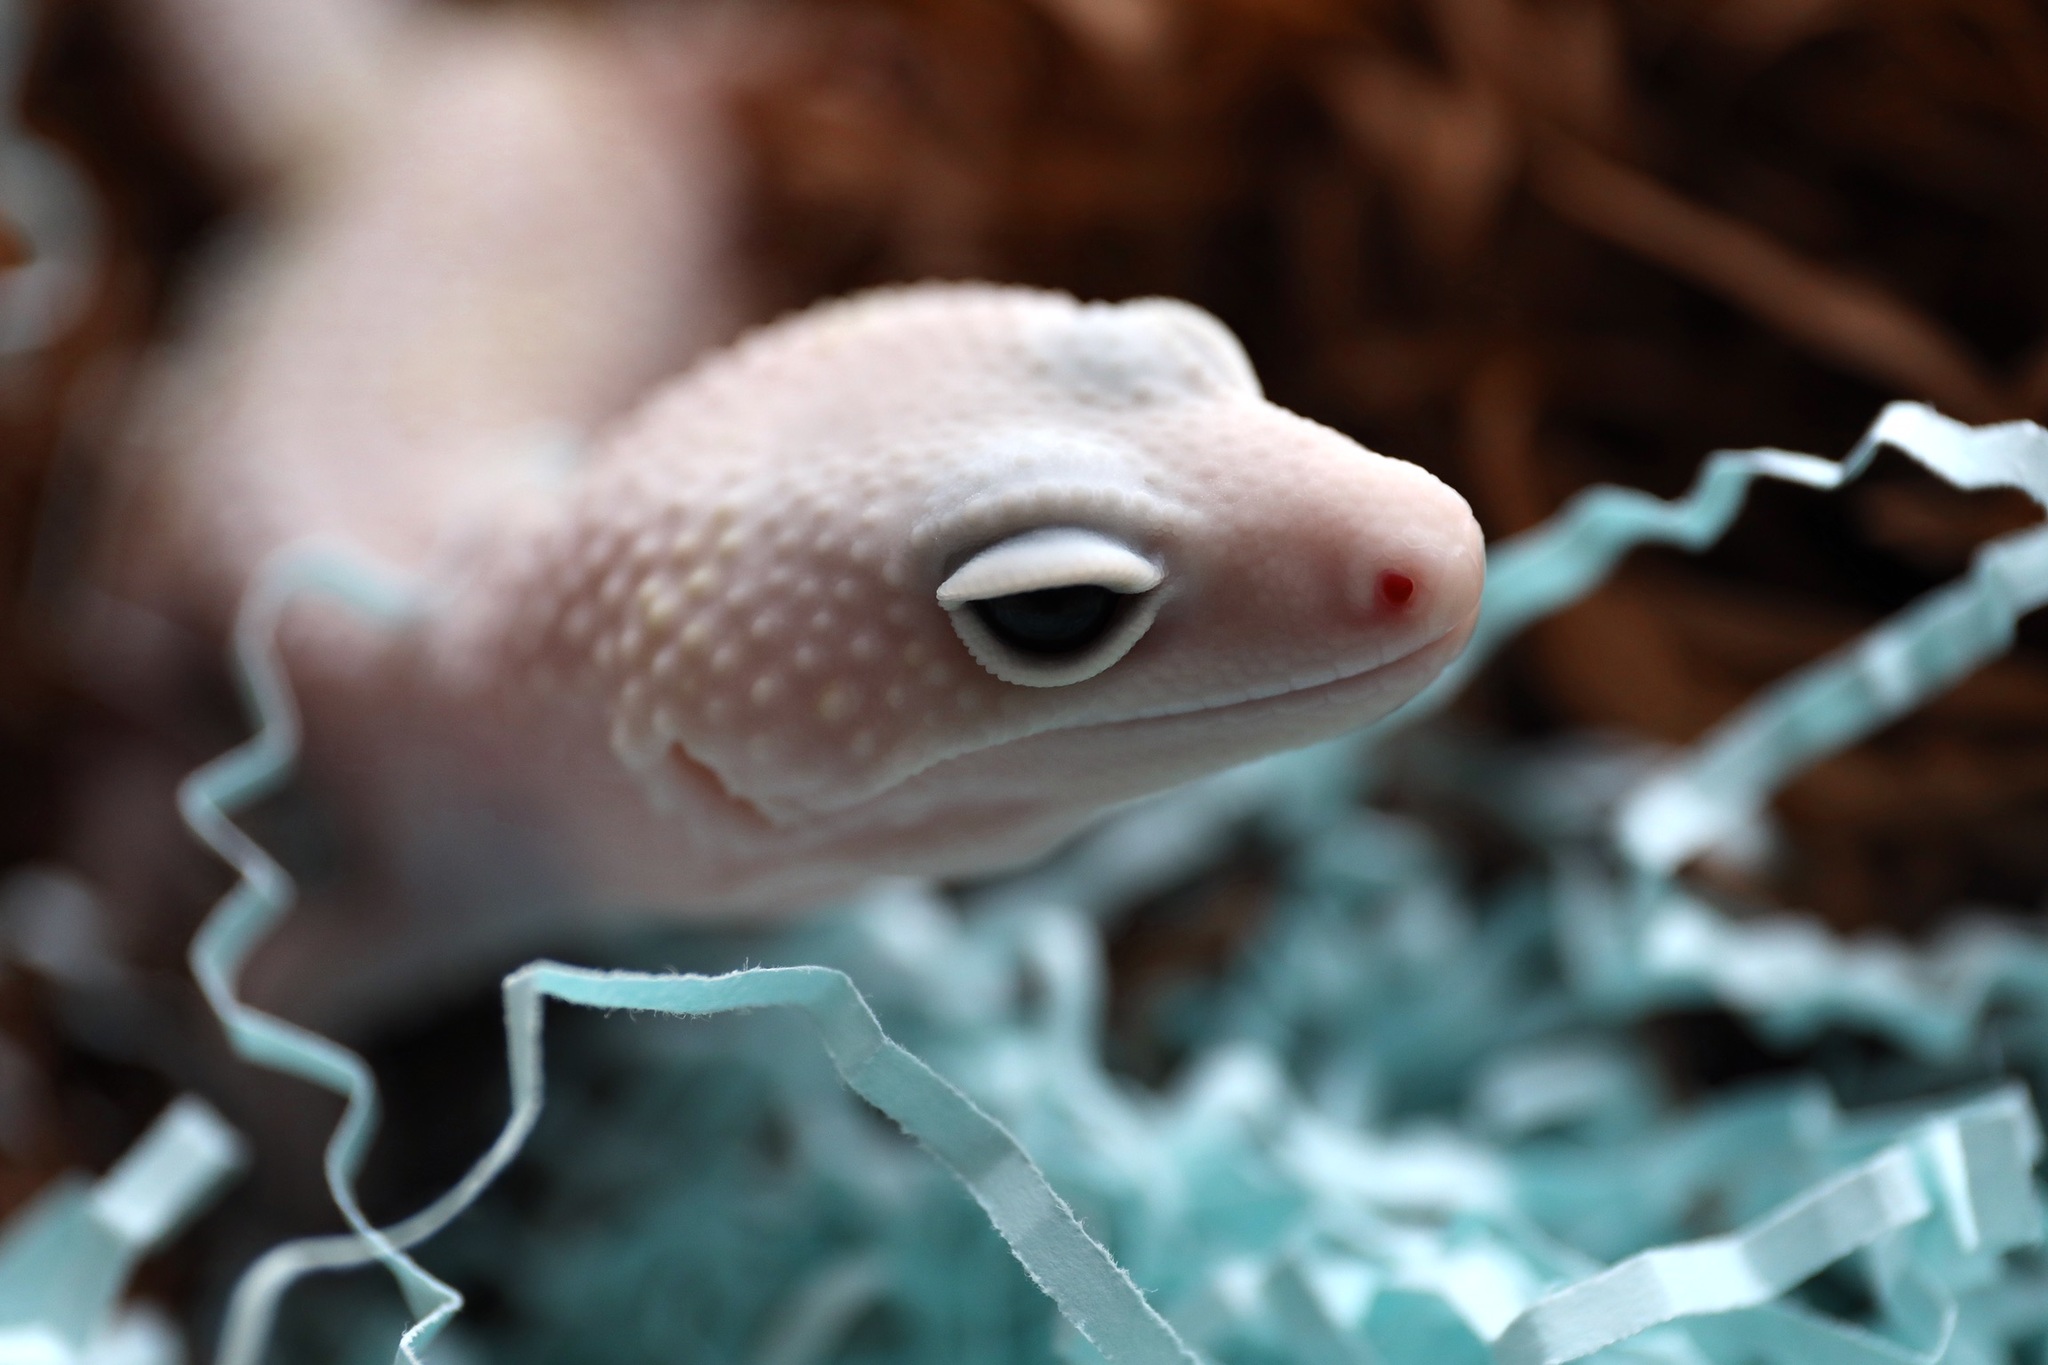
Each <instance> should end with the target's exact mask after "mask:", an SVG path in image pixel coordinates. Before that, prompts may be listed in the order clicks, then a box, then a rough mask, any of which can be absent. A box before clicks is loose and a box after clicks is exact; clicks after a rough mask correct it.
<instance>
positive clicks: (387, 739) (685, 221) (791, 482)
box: [117, 11, 1484, 1017]
mask: <svg viewBox="0 0 2048 1365" xmlns="http://www.w3.org/2000/svg"><path fill="white" fill-rule="evenodd" d="M518 13H519V12H516V11H515V12H513V14H514V15H515V16H516V15H518ZM458 22H459V23H460V24H461V25H466V26H467V27H463V28H460V29H457V28H455V27H451V26H453V25H456V24H457V23H458ZM434 23H435V25H436V27H435V28H434V30H433V34H432V40H431V41H427V40H420V41H419V42H417V43H415V47H414V50H412V55H411V56H410V57H409V59H408V60H407V62H405V63H401V64H400V65H401V66H402V67H403V74H402V78H401V77H400V76H392V77H390V78H389V79H390V80H391V81H392V82H393V84H392V85H391V87H390V89H389V90H387V92H386V94H385V96H384V97H383V98H382V99H380V100H378V101H372V102H370V106H368V107H374V108H377V109H382V110H386V111H390V110H395V111H397V112H395V113H387V114H366V115H364V116H363V117H364V119H365V120H366V125H365V129H364V130H363V131H360V132H359V133H357V134H356V135H355V137H354V141H353V143H352V144H351V145H350V147H349V148H348V149H347V150H346V151H343V152H337V153H333V154H331V156H330V158H329V161H330V164H331V165H332V166H333V167H334V169H332V170H331V171H329V172H327V173H326V174H325V176H324V178H323V179H321V180H319V181H318V182H317V183H316V184H314V185H313V186H312V187H311V188H310V189H302V190H300V191H298V192H296V193H295V194H294V195H293V196H292V197H291V198H290V200H289V202H288V204H287V208H286V210H285V211H283V212H281V213H280V215H279V220H278V223H277V225H276V226H274V227H273V228H272V229H270V230H269V234H268V236H267V238H263V237H259V238H258V245H257V246H255V247H254V248H251V249H250V250H249V251H248V253H247V254H246V256H245V258H244V259H243V260H241V261H239V262H237V263H236V264H235V266H234V268H233V269H232V270H231V271H229V272H227V273H226V274H225V275H224V276H223V278H222V281H221V283H220V284H219V286H218V290H217V294H218V297H219V298H221V299H224V300H226V302H224V303H218V304H216V305H215V306H214V307H213V308H212V310H211V312H210V313H209V314H208V315H206V316H204V317H203V318H202V320H201V322H200V324H199V325H198V326H196V327H195V328H194V329H193V330H192V332H191V333H190V334H189V335H188V336H187V337H185V338H184V339H183V340H182V341H181V342H180V344H179V346H178V347H177V348H176V349H174V350H173V351H172V352H171V359H170V360H169V361H168V362H166V363H165V364H164V365H163V366H162V367H161V370H160V373H159V374H158V375H157V377H156V379H155V380H154V381H153V384H152V386H151V397H150V399H149V400H148V402H147V403H146V404H145V405H144V406H143V408H142V412H143V416H142V417H141V418H140V419H138V421H137V424H136V430H137V431H138V432H139V433H140V435H139V437H138V438H137V443H138V444H139V445H141V446H142V447H144V448H145V449H144V454H146V456H147V464H148V466H149V468H150V474H149V477H148V478H147V479H146V480H144V482H143V485H142V486H143V487H145V488H147V489H149V490H150V492H149V494H148V495H147V496H143V497H137V498H132V499H130V500H129V501H130V512H129V517H128V520H127V521H126V522H125V523H124V525H125V526H126V527H127V528H128V529H127V530H126V532H125V533H124V536H123V537H122V539H121V541H120V544H119V549H120V552H121V555H122V556H123V557H124V561H125V562H126V563H127V564H129V566H130V567H129V568H128V570H127V571H126V572H124V573H123V574H121V575H120V576H119V577H118V580H117V581H118V583H119V585H120V589H121V591H123V592H125V593H126V594H127V595H128V596H129V597H131V598H133V599H135V600H139V601H142V602H145V603H151V604H154V605H156V606H157V607H159V608H160V609H162V610H163V611H165V612H166V613H168V614H172V615H178V616H181V617H182V618H184V619H188V620H190V619H210V620H211V622H212V623H213V624H214V625H216V626H217V625H218V624H219V623H221V622H223V621H224V620H225V619H226V616H227V614H228V612H229V611H230V610H231V608H232V605H233V603H234V601H235V600H236V598H237V597H238V596H239V595H240V593H241V592H242V591H243V590H244V589H245V588H246V586H247V584H248V583H249V581H250V579H251V576H252V575H253V574H255V573H256V572H257V571H258V568H259V566H260V565H261V564H262V563H263V562H264V560H265V559H266V558H267V557H268V556H270V555H271V554H273V553H274V552H275V551H277V550H278V549H279V548H280V547H282V546H284V545H287V544H289V543H291V542H293V541H294V540H296V539H298V538H300V537H302V536H306V535H309V534H310V535H319V536H324V537H326V538H328V539H329V540H333V541H338V542H340V543H344V544H347V545H349V546H352V547H355V548H356V549H357V550H359V551H360V553H362V554H363V555H364V556H366V557H369V558H372V559H374V560H376V561H378V562H381V563H385V564H389V565H392V566H395V567H396V568H397V569H399V570H401V571H402V572H404V573H406V574H408V575H410V576H412V578H413V579H414V580H415V581H416V582H417V583H418V584H419V585H420V588H419V592H420V609H419V611H418V612H417V613H416V614H415V615H414V616H413V617H412V618H411V619H410V620H409V621H407V622H406V623H404V624H402V625H398V626H379V625H375V624H371V623H368V622H365V621H362V620H359V619H356V618H353V617H350V616H349V615H347V614H346V613H345V612H342V611H340V610H339V609H336V608H329V607H324V606H320V605H317V604H308V605H306V606H304V607H302V608H298V609H295V610H294V613H293V615H292V616H291V617H290V618H289V619H288V621H287V633H286V638H285V645H286V659H287V663H288V666H289V669H290V672H291V675H292V678H293V683H294V686H295V688H296V689H297V690H298V692H299V694H300V696H301V704H302V707H303V709H304V712H305V714H306V725H307V743H308V751H307V767H308V783H309V786H310V788H311V789H312V790H313V791H315V792H317V793H319V794H320V795H321V799H323V800H325V801H326V802H328V803H329V806H330V808H331V809H332V810H333V811H334V812H335V813H336V818H337V822H338V824H339V825H340V826H341V827H342V828H344V829H345V830H346V831H347V832H348V837H349V842H350V846H351V847H354V848H358V849H363V850H368V853H367V855H366V856H365V858H364V859H363V862H364V863H365V864H366V865H368V866H371V867H373V868H374V869H375V873H374V877H373V879H372V880H374V882H375V885H376V887H377V890H376V891H375V892H374V893H366V892H365V891H364V890H363V886H364V885H365V884H366V883H365V881H364V879H363V878H362V877H358V878H356V880H355V882H354V883H352V885H351V889H350V890H349V893H348V894H341V893H340V892H336V893H335V894H333V895H332V896H328V895H325V894H324V893H322V892H321V891H320V889H319V888H317V887H315V888H313V893H312V894H311V895H310V898H309V904H308V906H307V907H306V909H305V910H304V911H303V912H302V913H301V914H300V915H298V916H297V917H296V919H295V922H294V923H293V924H292V925H291V926H289V927H288V929H287V930H286V932H285V933H284V934H283V935H282V936H281V937H280V940H279V941H278V942H277V943H276V944H275V945H273V950H269V951H268V952H267V956H266V957H265V958H264V959H262V960H260V961H259V963H258V971H257V973H256V975H255V977H254V979H253V980H252V986H253V988H254V993H255V995H256V996H257V998H259V999H262V998H265V997H268V998H270V999H272V1000H273V1001H274V1002H276V1003H288V1004H289V1006H290V1008H291V1010H292V1012H293V1013H294V1014H296V1015H300V1016H306V1015H312V1016H316V1017H317V1016H319V1015H321V1014H323V1013H324V1012H331V1009H332V1008H338V1007H339V1003H338V1002H348V1003H349V1004H350V1005H351V1006H352V1005H353V1004H355V1003H358V1002H360V1001H362V1000H365V999H369V998H371V997H376V996H380V995H391V996H396V995H400V994H403V993H405V992H407V991H411V990H414V989H417V988H418V985H419V983H420V982H421V981H423V980H425V979H427V978H429V977H432V976H434V975H435V974H437V973H440V974H446V973H448V972H450V971H453V970H455V969H457V968H459V967H460V966H461V965H462V964H464V963H470V962H474V961H478V960H482V959H483V958H486V957H489V956H490V955H491V954H492V953H494V952H505V953H510V952H515V951H519V950H521V949H523V948H524V947H527V946H530V945H532V944H535V943H540V942H543V941H544V940H545V938H546V935H547V934H549V933H550V932H553V931H555V930H556V929H558V928H559V927H560V926H561V925H562V924H563V923H565V922H567V921H569V920H571V919H574V918H577V917H582V916H587V915H589V914H591V913H603V912H626V911H646V910H659V911H661V912H664V913H682V914H689V915H713V914H728V915H730V914H749V913H759V912H761V911H763V910H767V909H771V908H777V907H791V906H798V905H804V904H809V903H813V902H815V901H817V900H819V899H820V898H822V897H827V896H830V895H833V894H837V893H840V892H842V891H844V890H845V889H847V888H849V887H851V886H853V885H855V884H857V883H859V882H860V881H862V880H863V879H867V878H871V877H873V876H876V875H879V874H914V875H926V876H943V875H957V874H964V873H969V872H975V871H983V870H988V869H993V868H999V867H1002V866H1005V865H1010V864H1014V863H1016V862H1018V861H1020V860H1023V859H1026V858H1029V857H1031V856H1032V855H1034V854H1037V853H1039V852H1042V851H1043V850H1045V849H1047V848H1048V847H1050V846H1052V845H1054V844H1055V843H1057V842H1058V841H1059V840H1061V839H1063V838H1065V837H1067V836H1069V835H1071V834H1072V833H1074V832H1075V831H1076V830H1078V829H1080V828H1081V827H1082V826H1084V825H1085V824H1086V823H1087V822H1088V821H1089V820H1090V819H1091V818H1093V817H1094V816H1096V815H1097V814H1098V813H1099V812H1101V811H1102V810H1104V809H1105V808H1107V807H1111V806H1114V805H1116V804H1118V803H1121V802H1126V801H1129V800H1131V799H1133V798H1136V797H1139V796H1142V795H1145V794H1147V793H1150V792H1154V791H1158V790H1160V789H1163V788H1165V787H1167V786H1170V785H1172V784H1175V783H1179V782H1182V781H1185V780H1187V779H1190V778H1193V777H1196V776H1198V775H1201V774H1204V773H1208V772H1212V771H1215V770H1218V769H1220V768H1223V767H1226V766H1228V765H1232V764H1236V763H1239V762H1242V761H1245V760H1249V759H1252V758H1254V757H1257V756H1259V755H1262V754H1266V753H1269V752H1272V751H1275V750H1280V749H1284V748H1288V747H1293V746H1300V745H1304V744H1308V743H1311V742H1313V741H1316V740H1320V739H1323V738H1325V737H1328V736H1332V735H1336V734H1338V733H1341V732H1344V731H1347V730H1350V729H1353V728H1355V727H1358V726H1361V725H1364V724H1366V723H1368V722H1370V721H1372V720H1374V719H1376V718H1378V717H1380V716H1383V715H1385V714H1386V713H1387V712H1389V711H1390V710H1391V709H1393V708H1394V707H1396V706H1398V705H1399V704H1400V703H1401V702H1403V701H1404V700H1406V699H1407V698H1409V697H1410V696H1412V695H1414V694H1415V693H1416V692H1417V691H1419V690H1420V689H1421V688H1422V687H1423V686H1424V685H1425V684H1426V683H1428V682H1429V681H1430V679H1431V678H1433V677H1434V676H1435V675H1436V674H1437V672H1438V671H1439V670H1441V669H1442V668H1443V667H1444V666H1445V664H1446V663H1448V662H1449V661H1450V660H1451V659H1452V658H1453V657H1455V656H1456V654H1457V653H1458V651H1459V649H1460V648H1461V646H1462V644H1463V642H1464V641H1465V639H1466V637H1467V635H1468V633H1469V632H1470V630H1471V628H1472V625H1473V622H1474V619H1475V616H1476V613H1477V609H1478V603H1479V596H1480V589H1481V584H1482V579H1483V575H1484V554H1483V548H1482V543H1481V538H1480V534H1479V531H1478V528H1477V526H1476V524H1475V522H1474V520H1473V517H1472V515H1471V513H1470V511H1469V510H1468V508H1467V507H1466V505H1465V503H1464V501H1463V500H1462V499H1461V498H1460V497H1459V496H1458V495H1457V494H1456V493H1455V492H1453V491H1452V490H1451V489H1449V488H1448V487H1446V486H1445V485H1444V484H1443V483H1441V482H1440V481H1438V480H1437V479H1436V478H1435V477H1433V476H1432V475H1430V474H1428V473H1426V472H1425V471H1423V470H1422V469H1420V468H1418V467H1417V466H1415V465H1412V464H1408V463H1404V462H1402V461H1399V460H1396V459H1391V458H1388V457H1386V456H1383V455H1379V454H1375V453H1373V452H1371V451H1369V450H1366V449H1364V448H1363V447H1361V446H1359V445H1358V444H1357V443H1355V442H1353V441H1352V440H1350V439H1348V438H1346V437H1345V436H1342V435H1340V434H1338V433H1337V432H1335V431H1333V430H1330V429H1329V428H1327V427H1323V426H1320V425H1318V424H1316V423H1314V422H1311V421H1309V420H1306V419H1304V418H1302V417H1299V416H1296V415H1294V414H1292V413H1289V412H1287V411H1285V410H1283V409H1282V408H1280V407H1278V406H1276V405H1274V404H1273V403H1271V402H1269V401H1267V400H1266V399H1265V398H1264V397H1263V396H1262V393H1261V390H1260V386H1259V382H1258V380H1257V378H1256V377H1255V375H1254V373H1253V370H1252V367H1251V365H1250V363H1249V362H1248V361H1247V359H1246V356H1245V353H1244V351H1243V350H1242V349H1241V347H1240V346H1239V344H1238V342H1237V340H1236V339H1235V338H1234V337H1233V336H1232V334H1231V333H1230V332H1229V331H1228V330H1227V329H1226V328H1225V327H1224V326H1223V325H1222V324H1221V323H1219V322H1217V321H1216V320H1215V319H1214V318H1212V317H1211V316H1209V315H1208V314H1206V313H1204V312H1202V311H1200V310H1198V309H1196V308H1194V307H1192V306H1190V305H1187V304H1184V303H1179V302H1172V301H1167V300H1159V299H1147V300H1139V301H1135V302H1126V303H1117V304H1101V303H1083V302H1078V301H1076V300H1074V299H1072V298H1069V297H1066V296H1064V295H1060V294H1056V293H1050V292H1042V291H1035V290H1027V289H1022V288H1010V287H998V286H989V285H972V284H929V285H920V286H912V287H902V288H895V289H889V290H884V291H880V292H876V293H871V294H867V295H862V296H858V297H855V298H853V299H851V300H846V301H841V302H837V303H830V304H826V305H824V306H821V307H817V308H813V309H811V310H810V311H807V312H803V313H800V314H797V315H795V316H792V317H789V318H787V319H785V320H783V321H780V322H776V323H773V324H772V325H768V326H766V327H763V328H760V329H759V330H756V331H754V332H752V333H751V334H749V335H746V336H745V337H744V338H743V339H741V340H739V341H738V342H737V343H736V344H732V345H729V346H727V347H725V348H723V349H708V341H709V340H710V339H711V338H712V336H713V335H714V334H717V333H719V332H720V331H721V329H726V330H729V328H728V327H727V324H725V323H722V322H709V321H706V318H707V317H714V318H722V317H731V316H736V315H738V313H739V312H740V310H739V309H738V308H737V307H728V306H727V304H726V301H725V300H726V294H725V291H724V286H723V285H722V284H721V283H720V282H721V281H723V280H725V279H726V278H728V276H727V274H726V273H723V272H722V269H721V268H720V267H719V266H718V264H717V255H716V251H715V250H714V249H713V247H711V246H707V245H706V243H711V242H715V241H716V239H717V236H718V227H719V223H720V221H721V219H720V217H719V214H718V212H717V211H716V205H717V204H718V202H719V200H718V196H717V195H716V194H713V193H711V191H710V189H708V188H707V187H715V186H716V185H718V184H720V183H723V182H722V181H720V179H719V176H718V175H716V174H713V171H715V170H716V168H717V166H718V164H719V162H718V156H717V154H716V153H715V151H713V150H706V149H708V148H713V147H715V145H716V139H714V138H711V137H709V136H707V135H706V134H705V133H704V131H703V125H704V122H705V120H704V119H703V118H699V119H697V121H696V122H695V123H692V122H691V120H690V119H688V118H685V117H683V115H682V114H681V113H679V112H678V111H679V110H685V109H686V108H687V106H688V103H689V101H688V98H686V96H685V95H683V94H678V93H677V92H678V91H685V92H686V91H688V90H689V89H691V88H692V87H691V86H690V85H689V82H688V81H687V80H684V79H682V78H679V77H677V76H676V75H675V73H674V72H673V71H670V72H667V73H665V74H664V75H662V77H661V78H660V79H658V80H655V79H650V80H647V81H643V82H642V83H641V84H640V85H639V86H637V87H636V86H635V85H634V83H633V81H632V80H630V79H627V78H625V77H623V76H621V74H620V73H622V72H630V71H631V70H633V69H635V64H636V63H638V64H639V67H641V68H644V67H645V66H646V59H645V56H644V53H645V51H646V50H647V48H648V45H647V44H645V43H636V42H629V41H625V40H623V39H622V38H620V36H619V35H618V34H616V33H611V34H607V33H606V32H604V31H602V30H600V29H598V28H596V27H594V26H593V25H591V24H589V23H588V22H582V21H572V20H570V19H565V18H563V17H561V16H542V17H535V16H533V15H524V16H523V17H507V15H506V14H505V13H504V12H498V11H485V12H482V13H480V14H479V13H474V12H472V13H470V14H468V15H466V16H464V17H462V18H460V20H459V21H458V20H457V19H455V18H446V17H444V18H440V19H437V20H435V21H434ZM367 65H370V64H366V66H367ZM650 89H652V90H654V91H655V93H652V94H650V93H648V92H649V90H650ZM704 107H709V102H708V100H707V101H705V102H704ZM692 147H694V148H697V149H698V150H697V151H695V152H692V151H690V148H692ZM707 205H709V206H710V207H707ZM707 349H708V354H706V355H703V356H699V357H698V358H696V359H695V360H694V361H692V360H691V359H690V357H691V356H692V355H693V353H696V352H700V351H706V350H707ZM664 368H667V369H670V370H673V371H677V372H678V375H677V377H674V378H671V379H668V380H660V379H659V378H658V371H660V370H661V369H664ZM636 389H644V390H646V395H645V396H644V397H636V396H635V393H634V391H635V390H636ZM195 603H196V604H197V607H196V608H195V606H194V604H195Z"/></svg>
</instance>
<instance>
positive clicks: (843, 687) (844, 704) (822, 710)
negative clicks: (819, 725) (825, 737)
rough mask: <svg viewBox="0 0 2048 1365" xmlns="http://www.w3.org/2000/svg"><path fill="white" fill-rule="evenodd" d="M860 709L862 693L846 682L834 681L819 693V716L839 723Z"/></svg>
mask: <svg viewBox="0 0 2048 1365" xmlns="http://www.w3.org/2000/svg"><path fill="white" fill-rule="evenodd" d="M859 709H860V693H859V691H858V690H856V689H855V688H853V687H851V686H848V685H847V684H845V683H833V684H832V685H831V686H830V687H828V688H826V689H825V690H824V691H823V692H821V693H819V694H818V718H819V719H820V720H823V721H825V722H827V723H828V724H835V725H836V724H838V723H839V722H840V721H843V720H845V719H846V718H847V717H849V716H851V715H853V713H854V712H856V711H858V710H859Z"/></svg>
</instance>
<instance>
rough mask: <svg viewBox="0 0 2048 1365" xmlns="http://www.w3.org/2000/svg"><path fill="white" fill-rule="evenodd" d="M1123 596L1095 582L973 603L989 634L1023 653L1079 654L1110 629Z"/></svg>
mask: <svg viewBox="0 0 2048 1365" xmlns="http://www.w3.org/2000/svg"><path fill="white" fill-rule="evenodd" d="M1119 598H1120V595H1119V594H1117V593H1114V592H1112V591H1110V590H1109V589H1108V588H1104V587H1100V586H1098V585H1096V584H1094V583H1081V584H1077V585H1075V586H1073V587H1070V588H1040V589H1039V590H1038V591H1036V592H1018V593H1011V594H1010V595H1009V596H1008V597H990V598H985V599H984V600H982V601H979V602H976V603H975V604H974V611H975V614H976V615H977V616H979V617H981V620H982V624H983V625H986V626H987V627H988V628H989V633H990V634H992V635H994V636H995V637H996V638H997V639H998V640H1001V641H1002V642H1003V643H1004V644H1006V645H1008V646H1009V647H1010V648H1012V649H1014V650H1017V651H1018V652H1019V653H1023V654H1036V655H1040V656H1044V657H1054V656H1058V655H1062V654H1079V653H1080V652H1081V651H1082V650H1084V649H1087V648H1088V647H1089V646H1090V645H1092V644H1094V643H1095V642H1096V641H1097V640H1100V639H1101V638H1102V637H1103V636H1104V635H1106V634H1107V633H1108V632H1109V628H1110V626H1111V625H1112V624H1114V623H1115V621H1116V615H1117V606H1118V604H1119Z"/></svg>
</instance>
